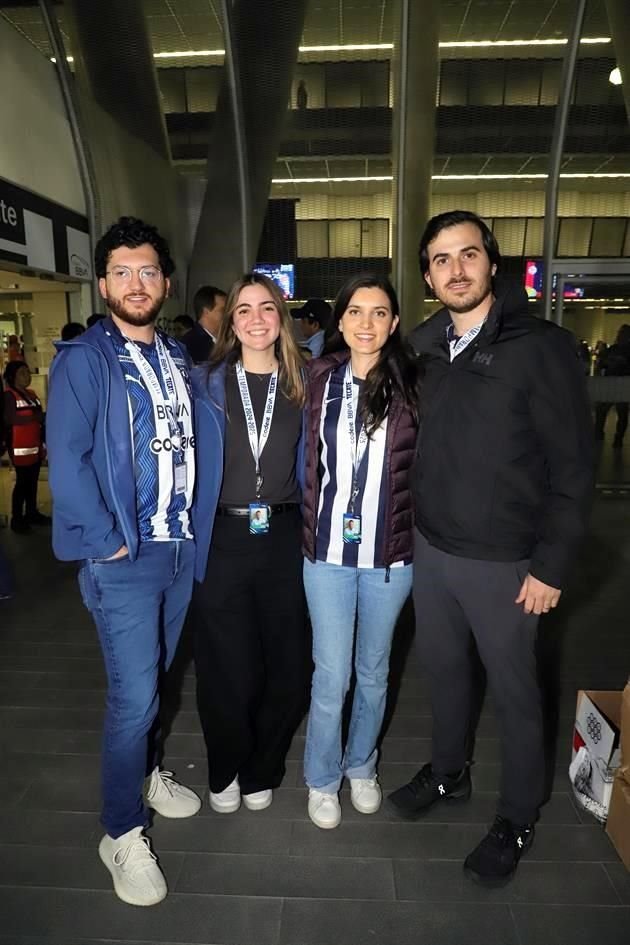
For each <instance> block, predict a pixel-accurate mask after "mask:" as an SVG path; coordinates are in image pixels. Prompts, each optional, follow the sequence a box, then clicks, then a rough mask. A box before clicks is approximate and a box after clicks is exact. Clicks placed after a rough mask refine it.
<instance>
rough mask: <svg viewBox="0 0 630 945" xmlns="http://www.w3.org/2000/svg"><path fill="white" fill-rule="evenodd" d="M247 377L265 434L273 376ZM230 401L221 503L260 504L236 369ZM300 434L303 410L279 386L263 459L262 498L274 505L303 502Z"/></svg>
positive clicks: (229, 379)
mask: <svg viewBox="0 0 630 945" xmlns="http://www.w3.org/2000/svg"><path fill="white" fill-rule="evenodd" d="M245 374H246V377H247V386H248V387H249V396H250V397H251V401H252V407H253V408H254V416H255V417H256V427H257V429H258V433H259V434H260V429H261V425H262V419H263V414H264V411H265V404H266V402H267V393H268V391H269V379H270V377H271V374H253V373H251V372H250V371H246V372H245ZM225 399H226V408H227V409H226V413H227V422H226V427H225V462H224V470H223V485H222V488H221V495H220V496H219V504H220V505H239V506H245V505H248V504H249V503H250V502H254V501H255V500H256V466H255V463H254V457H253V454H252V450H251V446H250V443H249V437H248V435H247V424H246V423H245V412H244V410H243V404H242V402H241V395H240V391H239V387H238V380H237V377H236V371H235V370H234V368H233V367H232V368H228V370H227V374H226V383H225ZM301 430H302V409H301V407H298V406H297V405H296V404H294V403H293V402H292V401H290V400H289V399H288V397H286V396H285V395H284V394H283V393H282V388H281V385H280V384H279V385H278V388H277V392H276V400H275V404H274V410H273V418H272V421H271V429H270V431H269V438H268V439H267V443H266V445H265V448H264V450H263V453H262V456H261V457H260V471H261V474H262V476H263V486H262V492H261V499H262V501H263V502H266V503H268V504H269V505H276V504H279V503H282V502H296V503H297V502H299V501H300V487H299V484H298V480H297V473H296V456H297V447H298V442H299V439H300V434H301Z"/></svg>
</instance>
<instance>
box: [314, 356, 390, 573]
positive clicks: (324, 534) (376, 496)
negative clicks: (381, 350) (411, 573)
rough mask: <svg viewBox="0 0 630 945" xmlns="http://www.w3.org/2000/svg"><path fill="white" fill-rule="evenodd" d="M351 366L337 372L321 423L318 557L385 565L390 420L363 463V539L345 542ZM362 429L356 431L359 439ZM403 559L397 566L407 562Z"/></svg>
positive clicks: (357, 385)
mask: <svg viewBox="0 0 630 945" xmlns="http://www.w3.org/2000/svg"><path fill="white" fill-rule="evenodd" d="M345 373H346V365H345V364H341V365H340V366H339V367H338V368H337V369H336V370H334V371H332V373H331V375H330V377H329V378H328V382H327V384H326V389H325V391H324V402H323V404H322V415H321V420H320V427H319V438H320V469H319V476H320V481H321V489H320V495H319V507H318V511H317V537H316V546H315V557H316V558H317V560H318V561H326V562H328V563H329V564H340V565H346V566H348V567H358V568H383V567H385V565H384V561H383V556H384V547H383V544H384V538H385V535H384V526H385V510H386V507H387V490H388V489H389V481H388V475H387V465H386V450H385V446H386V434H387V418H385V420H384V422H383V423H382V424H381V426H380V427H379V428H378V430H377V431H376V432H375V433H374V434H373V435H372V437H371V438H370V439H369V440H368V444H367V448H366V450H365V453H364V454H363V458H362V460H361V465H360V466H359V471H358V478H357V485H358V489H359V493H358V495H357V497H356V499H355V503H354V512H355V514H358V515H360V516H361V543H360V544H353V543H346V542H344V540H343V516H344V513H345V512H347V511H348V504H349V502H350V495H351V492H352V478H353V470H352V445H351V442H350V436H349V432H348V420H347V416H346V411H345V409H344V397H343V393H344V386H343V385H344V378H345ZM362 383H363V382H362V381H360V380H358V379H357V378H353V379H352V394H353V403H354V416H355V417H357V426H358V424H359V420H358V401H359V392H360V389H361V384H362ZM359 432H360V430H359V429H357V430H356V434H355V435H356V438H357V439H358V436H359ZM403 564H404V562H402V561H400V562H397V563H396V564H394V565H392V567H397V566H401V567H402V565H403Z"/></svg>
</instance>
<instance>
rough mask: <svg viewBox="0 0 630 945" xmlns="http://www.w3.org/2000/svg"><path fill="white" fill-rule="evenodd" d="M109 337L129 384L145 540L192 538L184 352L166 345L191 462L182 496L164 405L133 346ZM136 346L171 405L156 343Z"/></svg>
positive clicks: (190, 438)
mask: <svg viewBox="0 0 630 945" xmlns="http://www.w3.org/2000/svg"><path fill="white" fill-rule="evenodd" d="M110 337H111V340H112V344H113V346H114V350H115V351H116V354H117V356H118V360H119V362H120V365H121V367H122V370H123V374H124V377H125V383H126V385H127V400H128V403H129V421H130V424H131V428H132V434H133V435H132V441H133V456H134V471H135V476H136V508H137V514H138V533H139V536H140V541H173V540H176V539H185V538H192V537H193V534H192V529H191V525H190V512H189V509H190V506H191V502H192V494H193V487H194V483H195V437H194V430H193V422H192V420H193V418H192V406H191V394H190V380H189V377H188V369H187V365H186V361H185V360H184V357H183V355H181V354H180V353H179V351H176V350H174V349H172V348H170V347H169V345H168V341H165V342H164V345H165V348H166V350H167V351H168V353H169V356H170V360H171V364H172V365H174V366H175V370H174V371H173V381H174V383H175V386H176V391H177V414H178V416H177V420H178V423H179V425H180V432H181V435H182V449H183V454H184V457H185V463H186V487H185V491H183V492H181V493H179V494H177V493H176V490H175V464H174V459H173V448H172V442H171V428H170V426H169V420H168V417H167V416H166V410H165V404H164V401H161V402H158V400H157V397H156V396H155V394H154V392H153V391H151V390H150V388H149V386H148V385H147V384H146V383H145V381H144V379H143V377H142V374H141V372H140V370H139V369H138V367H137V366H136V363H135V361H134V359H133V358H132V357H131V355H130V353H129V348H128V345H129V342H127V341H126V340H125V338H123V336H122V335H121V334H120V333H119V332H117V331H113V332H111V335H110ZM163 337H164V336H163ZM136 344H137V346H138V348H139V349H140V351H141V353H142V356H143V357H144V358H145V359H146V361H148V363H149V364H150V365H151V367H152V368H153V371H154V373H155V376H156V377H157V378H158V380H159V382H160V387H161V388H162V393H163V395H164V399H165V400H167V398H166V384H165V379H164V376H163V372H162V368H161V366H160V358H159V354H158V351H157V349H156V345H155V343H153V344H150V345H148V344H143V343H142V342H136Z"/></svg>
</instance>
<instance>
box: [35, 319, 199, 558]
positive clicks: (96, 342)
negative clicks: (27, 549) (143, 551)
mask: <svg viewBox="0 0 630 945" xmlns="http://www.w3.org/2000/svg"><path fill="white" fill-rule="evenodd" d="M112 330H115V329H114V325H113V322H112V321H111V319H109V318H107V319H104V320H102V321H100V322H98V323H97V324H96V325H94V326H93V327H92V328H90V329H89V330H88V331H86V332H85V333H84V334H83V335H80V336H79V337H78V338H75V339H74V340H73V341H67V342H59V343H58V344H57V345H56V347H57V350H58V352H59V353H58V354H57V356H56V357H55V358H54V360H53V362H52V366H51V370H50V379H49V381H50V389H49V395H48V410H47V414H46V429H47V441H48V464H49V472H48V480H49V485H50V491H51V493H52V497H53V550H54V552H55V555H56V556H57V558H59V559H60V560H62V561H77V560H81V559H83V558H109V557H111V555H113V554H115V553H116V552H117V551H118V550H119V549H120V548H122V546H123V545H126V546H127V549H128V550H129V557H130V559H131V560H132V561H134V560H135V558H136V557H137V555H138V545H139V536H138V519H137V512H136V478H135V474H134V463H133V442H132V436H133V434H132V430H131V425H130V421H129V404H128V399H127V387H126V384H125V377H124V374H123V370H122V367H121V365H120V362H119V361H118V358H117V357H116V353H115V351H114V348H113V345H112V343H111V341H110V340H109V338H108V337H107V332H108V331H112ZM161 338H162V340H163V341H164V343H165V344H166V345H167V347H168V349H169V351H171V353H172V354H175V355H177V356H179V357H181V358H184V359H185V360H186V362H187V363H189V358H188V356H187V355H186V354H185V353H184V352H183V350H182V348H181V346H180V345H179V344H178V343H177V342H176V341H175V340H174V339H173V338H169V337H168V336H167V335H163V334H162V335H161Z"/></svg>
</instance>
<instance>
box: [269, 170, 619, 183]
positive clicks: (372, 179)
mask: <svg viewBox="0 0 630 945" xmlns="http://www.w3.org/2000/svg"><path fill="white" fill-rule="evenodd" d="M560 177H561V178H563V179H565V180H625V179H630V171H629V172H621V171H620V172H618V173H609V174H605V173H601V174H595V173H593V174H588V173H584V174H578V173H575V174H568V173H566V174H565V173H563V174H560ZM393 179H394V178H393V175H391V174H389V175H381V176H370V175H368V176H367V177H366V176H362V177H274V178H272V181H271V183H272V184H356V183H387V182H391V181H393ZM546 179H547V174H433V175H432V177H431V180H441V181H476V180H479V181H493V180H499V181H502V180H523V181H526V180H546Z"/></svg>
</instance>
